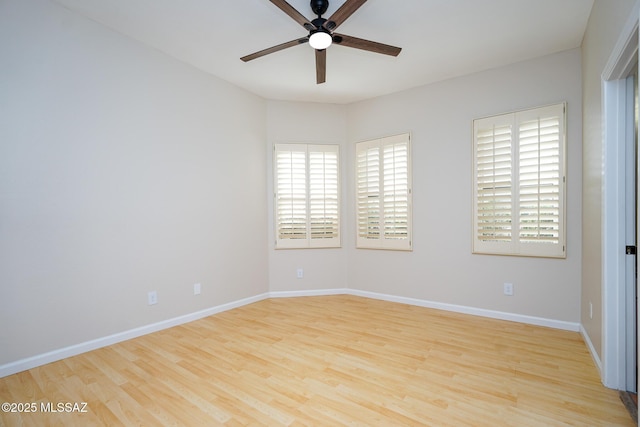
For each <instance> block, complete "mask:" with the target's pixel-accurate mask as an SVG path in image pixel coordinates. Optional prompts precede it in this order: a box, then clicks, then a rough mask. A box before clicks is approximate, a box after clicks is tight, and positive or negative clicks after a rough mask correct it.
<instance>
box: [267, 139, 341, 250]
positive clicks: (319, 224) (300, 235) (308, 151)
mask: <svg viewBox="0 0 640 427" xmlns="http://www.w3.org/2000/svg"><path fill="white" fill-rule="evenodd" d="M338 154H339V150H338V146H337V145H308V144H276V145H275V147H274V167H275V171H274V178H275V183H274V189H275V203H274V205H275V221H276V248H277V249H285V248H334V247H340V198H339V196H338V195H339V191H340V180H339V159H338Z"/></svg>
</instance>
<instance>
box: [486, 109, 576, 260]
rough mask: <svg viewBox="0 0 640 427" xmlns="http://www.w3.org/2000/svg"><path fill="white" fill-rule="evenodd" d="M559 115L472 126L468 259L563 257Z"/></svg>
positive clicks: (510, 117) (532, 113)
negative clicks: (486, 256)
mask: <svg viewBox="0 0 640 427" xmlns="http://www.w3.org/2000/svg"><path fill="white" fill-rule="evenodd" d="M565 111H566V105H565V104H557V105H552V106H548V107H542V108H536V109H532V110H526V111H520V112H516V113H511V114H504V115H500V116H494V117H487V118H484V119H478V120H474V122H473V132H474V149H473V152H474V162H473V165H474V173H473V176H474V186H473V188H474V216H473V218H474V221H473V223H474V227H473V233H474V235H473V252H474V253H487V254H500V255H522V256H541V257H554V258H564V257H565V256H566V243H565V184H566V177H565V150H566V148H565Z"/></svg>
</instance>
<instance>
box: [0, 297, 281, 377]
mask: <svg viewBox="0 0 640 427" xmlns="http://www.w3.org/2000/svg"><path fill="white" fill-rule="evenodd" d="M266 298H269V294H268V293H264V294H260V295H256V296H253V297H249V298H244V299H241V300H238V301H232V302H230V303H226V304H222V305H218V306H215V307H211V308H207V309H204V310H200V311H196V312H194V313H189V314H185V315H183V316H178V317H174V318H172V319H167V320H163V321H161V322H157V323H152V324H150V325H145V326H141V327H139V328H134V329H129V330H128V331H124V332H119V333H117V334H113V335H108V336H106V337H101V338H96V339H94V340H90V341H85V342H83V343H79V344H75V345H71V346H68V347H64V348H61V349H57V350H53V351H49V352H47V353H43V354H38V355H36V356H32V357H28V358H26V359H21V360H17V361H15V362H10V363H7V364H5V365H0V378H2V377H6V376H8V375H12V374H15V373H18V372H22V371H26V370H27V369H31V368H35V367H38V366H42V365H46V364H47V363H51V362H57V361H58V360H62V359H65V358H67V357H71V356H76V355H78V354H81V353H86V352H87V351H91V350H96V349H98V348H102V347H106V346H108V345H112V344H116V343H119V342H122V341H126V340H129V339H132V338H136V337H139V336H142V335H146V334H150V333H152V332H157V331H161V330H163V329H168V328H171V327H174V326H178V325H182V324H184V323H188V322H193V321H194V320H198V319H202V318H203V317H207V316H211V315H213V314H216V313H221V312H223V311H227V310H231V309H234V308H237V307H241V306H243V305H247V304H251V303H254V302H257V301H261V300H263V299H266Z"/></svg>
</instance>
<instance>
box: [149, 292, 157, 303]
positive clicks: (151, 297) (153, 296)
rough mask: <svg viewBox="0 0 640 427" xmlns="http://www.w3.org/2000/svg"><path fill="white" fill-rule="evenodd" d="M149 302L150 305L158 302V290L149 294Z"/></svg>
mask: <svg viewBox="0 0 640 427" xmlns="http://www.w3.org/2000/svg"><path fill="white" fill-rule="evenodd" d="M147 303H148V304H149V305H154V304H157V303H158V292H156V291H151V292H149V293H148V294H147Z"/></svg>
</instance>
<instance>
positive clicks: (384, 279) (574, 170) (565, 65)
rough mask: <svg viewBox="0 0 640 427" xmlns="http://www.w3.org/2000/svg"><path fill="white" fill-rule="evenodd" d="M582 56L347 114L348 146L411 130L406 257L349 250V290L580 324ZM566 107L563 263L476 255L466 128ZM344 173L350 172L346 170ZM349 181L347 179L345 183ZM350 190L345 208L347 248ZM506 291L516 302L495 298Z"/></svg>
mask: <svg viewBox="0 0 640 427" xmlns="http://www.w3.org/2000/svg"><path fill="white" fill-rule="evenodd" d="M580 63H581V58H580V50H579V49H574V50H570V51H565V52H562V53H558V54H555V55H550V56H546V57H542V58H538V59H535V60H531V61H526V62H521V63H517V64H513V65H510V66H506V67H500V68H496V69H492V70H488V71H485V72H481V73H476V74H472V75H468V76H464V77H460V78H456V79H451V80H448V81H443V82H440V83H435V84H432V85H428V86H424V87H420V88H415V89H412V90H409V91H406V92H402V93H397V94H393V95H388V96H384V97H380V98H377V99H372V100H368V101H363V102H359V103H356V104H353V105H350V106H349V121H348V126H349V133H348V138H349V144H350V145H349V147H348V150H347V152H348V153H351V155H352V156H351V162H352V163H353V160H352V159H353V143H354V142H356V141H360V140H365V139H368V138H374V137H379V136H384V135H393V134H397V133H401V132H407V131H410V132H411V133H412V136H413V139H412V150H413V220H414V231H413V247H414V251H413V252H410V253H404V252H388V251H372V250H356V249H350V252H349V280H348V283H349V286H350V287H352V288H354V289H358V290H363V291H369V292H377V293H386V294H393V295H400V296H404V297H410V298H416V299H420V300H427V301H435V302H438V303H444V304H452V305H459V306H464V307H473V308H477V309H482V310H490V311H498V312H507V313H514V314H517V315H520V316H533V317H540V318H546V319H554V320H558V321H566V322H574V323H575V324H577V323H578V322H579V321H580V312H579V302H580V272H581V270H580V265H581V248H582V244H581V236H580V234H581V233H580V232H581V217H582V215H581V193H582V190H581V181H582V177H581V160H582V138H581V131H582V125H581V119H582V117H581V116H582V115H581V112H582V96H581V73H580ZM562 101H566V102H567V105H568V108H567V116H568V120H567V129H568V132H567V135H568V142H567V145H568V154H567V161H568V180H567V215H568V222H567V244H568V248H567V258H566V259H561V260H559V259H544V258H531V257H509V256H491V255H474V254H472V253H471V238H472V210H471V209H472V208H471V204H472V173H471V172H472V121H473V119H474V118H477V117H486V116H488V115H494V114H500V113H505V112H509V111H515V110H520V109H526V108H533V107H537V106H543V105H548V104H553V103H558V102H562ZM349 170H350V172H352V171H353V167H351V168H350V169H349ZM353 181H354V178H353V174H351V175H350V176H349V181H348V182H349V183H350V184H351V183H352V182H353ZM353 197H354V191H353V185H351V187H350V192H349V194H348V197H347V201H346V204H345V205H346V206H347V208H348V209H349V210H348V211H347V212H348V213H349V214H350V215H349V219H350V222H349V223H348V225H349V226H351V228H350V231H349V233H347V236H348V237H349V238H350V239H349V240H347V241H346V243H347V245H348V246H349V247H350V248H353V246H354V244H353V235H354V233H355V232H354V229H353V220H352V219H351V218H353V214H354V212H353V204H352V203H350V200H353ZM505 282H509V283H513V285H514V295H513V296H505V295H503V284H504V283H505Z"/></svg>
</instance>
